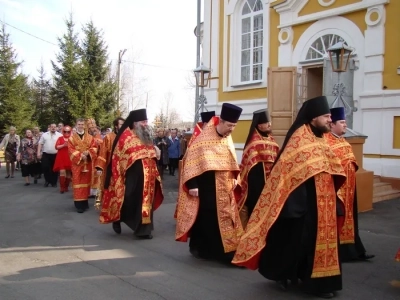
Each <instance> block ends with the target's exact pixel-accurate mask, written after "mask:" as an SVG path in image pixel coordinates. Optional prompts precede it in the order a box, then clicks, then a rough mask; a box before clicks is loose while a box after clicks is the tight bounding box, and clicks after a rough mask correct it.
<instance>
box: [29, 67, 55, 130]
mask: <svg viewBox="0 0 400 300" xmlns="http://www.w3.org/2000/svg"><path fill="white" fill-rule="evenodd" d="M31 89H32V101H33V105H34V111H35V113H34V118H35V121H36V123H37V124H38V125H39V126H41V127H42V129H43V130H45V129H46V128H47V125H49V124H51V123H54V122H55V120H54V117H53V116H54V114H55V113H56V109H55V106H54V105H53V103H52V101H51V99H50V91H51V81H50V79H48V78H47V75H46V72H45V70H44V67H43V64H41V66H40V68H39V69H38V76H37V78H34V79H33V81H32V85H31Z"/></svg>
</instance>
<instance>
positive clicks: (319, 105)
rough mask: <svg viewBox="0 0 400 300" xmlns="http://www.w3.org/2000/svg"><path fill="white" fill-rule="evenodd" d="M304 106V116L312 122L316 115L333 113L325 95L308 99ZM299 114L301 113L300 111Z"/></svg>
mask: <svg viewBox="0 0 400 300" xmlns="http://www.w3.org/2000/svg"><path fill="white" fill-rule="evenodd" d="M303 107H304V110H303V112H304V116H303V117H305V118H306V119H307V121H308V122H310V121H311V120H312V119H314V118H316V117H319V116H322V115H326V114H330V113H331V110H330V108H329V104H328V100H327V99H326V97H325V96H319V97H316V98H312V99H310V100H307V101H305V102H304V103H303ZM303 107H302V108H303ZM299 114H300V111H299ZM298 116H299V115H298ZM300 117H301V116H300Z"/></svg>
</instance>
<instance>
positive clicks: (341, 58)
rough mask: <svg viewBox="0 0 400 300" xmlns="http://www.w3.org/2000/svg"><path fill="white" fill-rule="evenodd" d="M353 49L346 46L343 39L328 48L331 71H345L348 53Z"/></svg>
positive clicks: (348, 57)
mask: <svg viewBox="0 0 400 300" xmlns="http://www.w3.org/2000/svg"><path fill="white" fill-rule="evenodd" d="M353 50H354V49H353V48H351V47H349V46H347V45H346V44H345V42H344V41H343V40H342V41H339V42H338V43H336V44H335V45H333V46H332V47H330V48H328V53H329V59H330V60H331V65H332V71H333V72H346V71H347V65H348V64H349V59H350V55H351V53H352V52H353ZM334 60H336V63H334Z"/></svg>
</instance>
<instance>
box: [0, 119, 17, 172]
mask: <svg viewBox="0 0 400 300" xmlns="http://www.w3.org/2000/svg"><path fill="white" fill-rule="evenodd" d="M16 130H17V129H16V128H15V127H14V126H11V127H10V131H9V133H7V134H6V136H5V137H4V139H3V140H2V141H1V143H0V150H3V149H4V158H5V161H6V170H7V176H6V178H10V177H11V178H14V170H15V162H16V160H17V152H18V148H19V146H20V143H21V140H20V137H19V135H17V134H16V133H15V132H16Z"/></svg>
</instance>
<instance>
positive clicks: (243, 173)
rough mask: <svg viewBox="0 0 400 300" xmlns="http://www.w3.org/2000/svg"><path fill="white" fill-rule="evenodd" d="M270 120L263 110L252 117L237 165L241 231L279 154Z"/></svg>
mask: <svg viewBox="0 0 400 300" xmlns="http://www.w3.org/2000/svg"><path fill="white" fill-rule="evenodd" d="M271 133H272V130H271V120H270V118H269V115H268V111H267V110H266V109H260V110H257V111H255V112H254V113H253V120H252V123H251V126H250V130H249V134H248V136H247V140H246V143H245V145H244V150H243V154H242V163H241V164H240V188H241V192H240V194H239V199H238V201H237V202H238V208H239V210H240V218H241V220H242V224H243V227H244V228H245V227H246V224H247V220H248V216H250V215H251V213H252V212H253V209H254V207H255V206H256V204H257V201H258V198H259V197H260V194H261V192H262V190H263V188H264V185H265V181H266V180H267V178H268V175H269V172H270V171H271V167H272V164H273V163H274V161H275V159H276V157H277V156H278V152H279V145H278V144H277V143H276V141H275V139H274V138H273V137H272V135H271Z"/></svg>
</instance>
